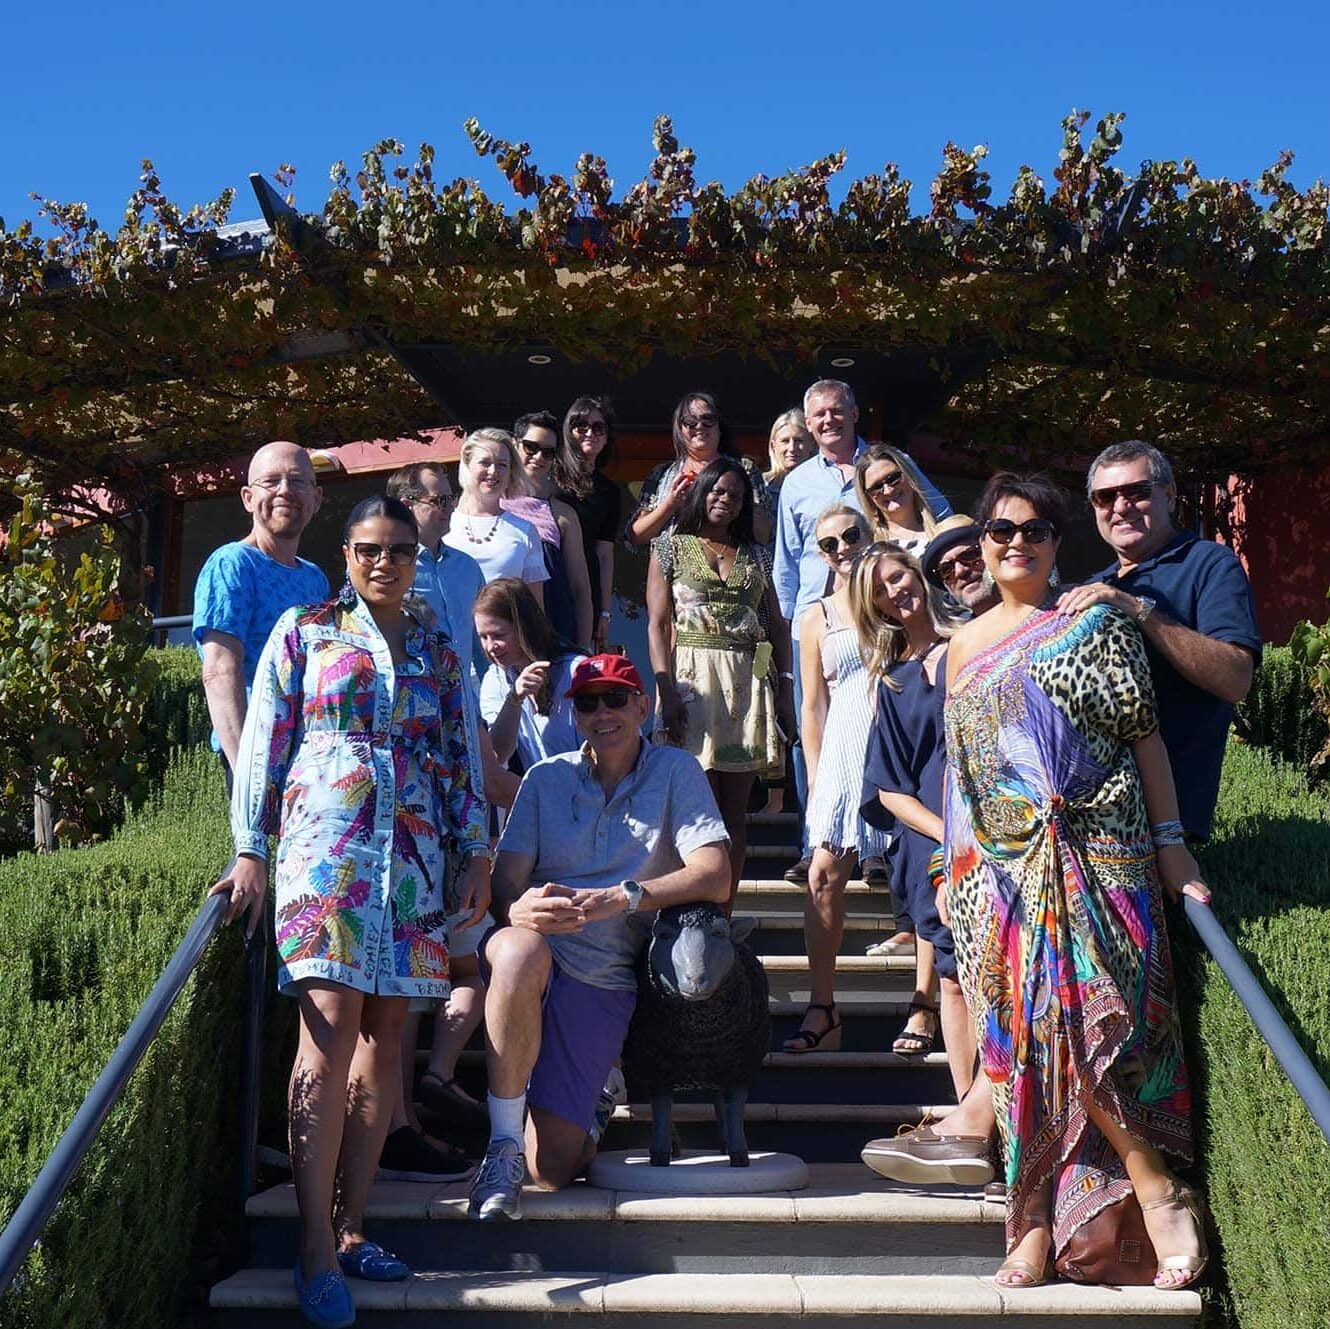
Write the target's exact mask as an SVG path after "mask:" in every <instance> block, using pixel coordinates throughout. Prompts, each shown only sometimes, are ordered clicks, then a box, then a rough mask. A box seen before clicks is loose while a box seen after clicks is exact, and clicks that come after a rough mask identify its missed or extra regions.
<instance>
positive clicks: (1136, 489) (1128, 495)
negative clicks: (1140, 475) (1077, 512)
mask: <svg viewBox="0 0 1330 1329" xmlns="http://www.w3.org/2000/svg"><path fill="white" fill-rule="evenodd" d="M1154 488H1155V484H1154V481H1153V480H1137V481H1136V482H1135V483H1134V484H1129V485H1106V486H1105V487H1104V488H1103V489H1092V490H1091V491H1090V502H1091V503H1093V504H1094V505H1095V507H1097V508H1101V509H1103V510H1104V511H1105V512H1106V511H1108V509H1109V508H1111V507H1112V506H1113V504H1114V503H1116V502H1117V501H1118V499H1119V498H1125V499H1126V500H1127V502H1128V503H1144V502H1146V500H1147V499H1149V497H1150V495H1151V494H1153V493H1154Z"/></svg>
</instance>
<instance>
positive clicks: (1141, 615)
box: [1136, 595, 1155, 624]
mask: <svg viewBox="0 0 1330 1329" xmlns="http://www.w3.org/2000/svg"><path fill="white" fill-rule="evenodd" d="M1154 611H1155V602H1154V601H1153V600H1152V599H1151V598H1150V597H1149V596H1148V595H1138V596H1137V597H1136V622H1137V624H1143V623H1144V622H1145V620H1146V619H1147V618H1149V617H1150V615H1151V614H1153V613H1154Z"/></svg>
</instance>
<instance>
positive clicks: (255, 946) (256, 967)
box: [240, 924, 268, 1214]
mask: <svg viewBox="0 0 1330 1329" xmlns="http://www.w3.org/2000/svg"><path fill="white" fill-rule="evenodd" d="M267 987H268V937H267V933H266V931H265V930H264V928H263V926H262V924H260V926H259V927H257V928H256V929H255V930H254V935H253V936H252V937H251V938H250V939H249V940H248V941H247V942H246V943H245V1020H244V1034H243V1039H244V1042H243V1044H242V1051H241V1057H242V1061H241V1069H240V1073H241V1107H240V1212H241V1213H242V1214H243V1213H244V1212H245V1203H246V1201H248V1199H249V1197H250V1196H251V1195H253V1194H254V1192H255V1190H256V1189H257V1176H258V1145H259V1102H260V1098H261V1096H262V1095H261V1090H262V1083H263V1011H264V1001H265V997H266V995H267Z"/></svg>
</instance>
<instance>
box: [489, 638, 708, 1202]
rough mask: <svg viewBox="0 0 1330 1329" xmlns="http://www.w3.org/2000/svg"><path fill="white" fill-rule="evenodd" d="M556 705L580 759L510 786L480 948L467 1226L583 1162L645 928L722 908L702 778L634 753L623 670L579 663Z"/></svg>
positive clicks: (635, 676)
mask: <svg viewBox="0 0 1330 1329" xmlns="http://www.w3.org/2000/svg"><path fill="white" fill-rule="evenodd" d="M567 696H568V697H569V698H570V699H571V701H572V703H573V713H574V719H575V721H576V724H577V729H578V732H579V733H580V734H581V736H582V739H583V745H582V748H581V749H580V750H579V751H577V752H560V753H557V754H556V755H554V756H552V757H546V758H545V759H544V760H543V761H539V762H537V763H536V764H535V765H534V766H532V767H531V769H530V770H529V771H528V772H527V773H526V776H525V777H524V778H523V780H522V786H521V788H520V789H519V790H518V792H517V797H516V799H515V800H514V801H513V806H512V810H511V812H510V813H509V815H508V822H507V825H506V826H505V827H504V831H503V837H502V839H501V840H500V841H499V854H498V859H497V861H496V863H495V865H494V875H493V879H492V884H493V902H492V906H491V907H492V908H493V910H494V913H495V914H496V916H497V917H499V918H500V919H502V920H503V922H504V923H505V924H507V926H505V927H500V928H498V929H496V930H495V931H494V932H492V933H491V934H490V935H489V937H488V938H487V939H486V940H485V942H484V943H483V944H482V947H481V954H482V964H483V966H485V967H486V968H487V969H488V970H489V973H488V975H487V981H486V987H487V992H486V997H485V1024H486V1028H487V1029H488V1030H489V1054H488V1063H489V1103H488V1106H489V1114H490V1142H489V1146H488V1148H487V1149H486V1151H485V1158H484V1161H483V1162H482V1163H481V1165H480V1170H479V1172H477V1174H476V1177H475V1180H474V1181H473V1182H472V1186H471V1202H470V1206H469V1212H470V1214H471V1216H472V1217H473V1218H479V1219H482V1220H494V1219H502V1218H517V1217H518V1216H519V1214H520V1212H521V1188H522V1182H523V1179H524V1177H525V1176H526V1174H527V1172H528V1171H529V1173H530V1175H531V1177H532V1179H533V1180H534V1181H535V1182H536V1183H537V1184H539V1185H541V1186H545V1187H548V1188H551V1189H552V1188H554V1187H558V1186H565V1185H567V1184H568V1182H570V1181H571V1180H572V1179H573V1178H574V1177H576V1176H577V1175H578V1174H579V1173H580V1172H581V1171H582V1170H583V1169H584V1168H585V1167H586V1166H587V1164H588V1163H590V1161H591V1159H592V1158H593V1157H594V1156H595V1153H596V1144H597V1141H598V1139H599V1136H600V1131H601V1129H602V1128H603V1125H604V1119H603V1117H602V1118H600V1119H598V1117H597V1106H598V1104H599V1102H600V1098H601V1091H602V1089H603V1088H604V1087H605V1082H606V1079H607V1077H608V1075H609V1072H610V1070H611V1068H612V1067H613V1066H614V1064H615V1063H616V1062H617V1061H618V1059H619V1054H620V1053H621V1052H622V1050H623V1041H624V1038H625V1036H626V1035H627V1032H628V1021H629V1019H630V1018H631V1017H632V1013H633V1007H634V1005H635V1004H636V1002H637V977H636V973H635V969H634V966H635V963H636V960H637V956H638V953H639V951H640V950H641V948H642V946H643V944H644V943H645V941H646V939H647V936H648V935H649V931H650V916H651V914H652V913H653V912H654V911H655V910H657V909H662V908H664V907H666V906H668V905H675V904H686V903H689V902H692V901H695V900H714V901H716V902H717V903H723V902H724V901H725V900H727V899H728V898H729V891H730V860H729V837H728V836H727V835H726V833H725V823H724V822H723V821H722V820H721V815H720V810H719V808H717V806H716V800H715V797H714V796H713V794H712V792H711V786H710V785H709V784H708V783H707V777H706V772H705V771H703V770H702V767H701V766H700V765H699V763H698V761H697V758H696V757H694V756H693V755H692V754H691V753H688V752H685V751H683V749H681V748H673V747H662V746H660V745H658V744H654V743H648V742H645V741H644V740H643V738H642V725H643V723H644V722H645V720H646V718H647V696H646V689H645V688H644V687H643V686H642V676H641V674H639V673H638V672H637V669H636V668H635V667H634V666H633V663H632V661H631V660H628V659H626V658H625V657H623V656H621V655H593V656H590V657H589V658H587V659H585V660H583V661H582V662H581V664H579V665H578V666H577V668H576V669H575V670H574V671H573V676H572V679H571V681H570V683H569V685H568V691H567ZM528 1110H529V1118H526V1119H525V1123H524V1114H525V1113H527V1111H528Z"/></svg>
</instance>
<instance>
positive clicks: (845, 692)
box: [808, 596, 891, 859]
mask: <svg viewBox="0 0 1330 1329" xmlns="http://www.w3.org/2000/svg"><path fill="white" fill-rule="evenodd" d="M819 604H820V605H821V606H822V613H823V615H824V616H825V618H826V622H827V630H826V633H825V634H824V636H823V638H822V661H823V672H824V674H825V675H826V678H827V685H828V687H829V688H830V690H831V704H830V706H829V707H828V708H827V719H826V724H825V725H824V726H823V730H822V750H821V754H820V756H819V757H818V763H817V776H816V778H815V779H814V781H813V790H812V793H811V795H810V796H809V799H808V843H809V844H810V845H811V846H812V847H813V848H814V849H828V850H830V851H831V852H832V853H835V854H839V853H845V852H847V851H850V850H854V851H856V852H857V853H858V855H859V857H860V858H861V859H864V858H872V857H875V856H878V857H880V856H881V855H884V854H885V853H886V852H887V848H888V847H889V846H890V844H891V836H890V835H888V834H886V833H885V832H883V831H879V830H875V829H874V828H873V827H871V826H870V825H869V824H868V823H867V822H866V821H864V819H863V818H862V817H861V816H860V815H859V805H860V803H861V802H862V797H861V795H862V791H863V784H864V764H865V762H866V760H867V756H868V731H869V729H871V728H872V724H873V689H872V688H871V687H870V685H869V684H870V680H869V677H868V670H867V669H865V668H864V662H863V659H862V657H861V656H860V654H859V634H858V633H857V632H856V631H855V630H854V625H853V624H850V623H846V622H844V621H843V620H842V619H841V617H840V615H839V613H837V611H836V605H835V602H834V600H833V599H832V597H831V596H827V598H826V599H825V600H821V601H819Z"/></svg>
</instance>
